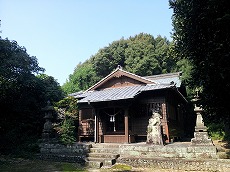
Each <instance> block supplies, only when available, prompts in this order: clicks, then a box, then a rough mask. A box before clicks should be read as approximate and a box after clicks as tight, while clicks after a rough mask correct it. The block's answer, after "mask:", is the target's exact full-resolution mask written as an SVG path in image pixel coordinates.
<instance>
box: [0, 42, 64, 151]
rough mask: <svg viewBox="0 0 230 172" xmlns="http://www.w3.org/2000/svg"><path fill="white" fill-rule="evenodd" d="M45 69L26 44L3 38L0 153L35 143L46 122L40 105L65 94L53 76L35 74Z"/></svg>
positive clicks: (0, 59) (0, 79)
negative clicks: (27, 48) (29, 52)
mask: <svg viewBox="0 0 230 172" xmlns="http://www.w3.org/2000/svg"><path fill="white" fill-rule="evenodd" d="M43 71H44V69H43V68H41V67H39V66H38V62H37V59H36V57H33V56H30V55H28V54H27V51H26V49H25V47H21V46H19V45H18V44H17V42H16V41H9V40H8V39H2V38H0V95H1V96H0V109H1V113H0V126H1V127H0V137H1V142H0V151H1V152H4V153H10V152H11V153H12V152H16V151H17V149H19V147H20V149H21V150H22V149H27V148H28V146H29V145H31V143H30V142H31V141H33V142H36V139H35V138H37V139H38V138H39V137H40V136H41V132H42V128H43V123H44V119H43V116H44V114H43V113H42V112H41V108H42V107H44V105H45V104H46V102H47V101H48V100H52V101H58V100H60V99H61V98H62V97H63V96H62V91H61V89H60V86H59V85H58V83H57V82H56V81H55V80H54V79H53V77H49V76H46V77H45V75H38V77H36V76H35V74H39V73H41V72H43ZM39 76H40V77H39ZM41 76H43V77H41ZM31 138H33V139H31ZM15 143H17V144H15ZM23 145H24V146H23ZM31 150H32V148H31Z"/></svg>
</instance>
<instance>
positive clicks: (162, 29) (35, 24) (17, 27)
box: [0, 0, 172, 85]
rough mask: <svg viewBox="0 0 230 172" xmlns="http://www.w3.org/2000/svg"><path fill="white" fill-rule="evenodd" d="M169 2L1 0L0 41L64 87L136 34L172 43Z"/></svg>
mask: <svg viewBox="0 0 230 172" xmlns="http://www.w3.org/2000/svg"><path fill="white" fill-rule="evenodd" d="M171 17H172V9H170V8H169V5H168V0H0V20H1V27H0V31H1V32H2V33H0V36H1V37H2V38H3V39H5V38H8V39H9V40H15V41H17V43H18V44H19V45H20V46H24V47H25V48H26V49H27V53H28V54H29V55H31V56H36V58H37V59H38V63H39V66H40V67H43V68H45V70H46V71H45V74H47V75H49V76H53V77H54V78H55V79H56V80H57V82H59V83H60V85H63V84H64V83H65V82H66V80H67V79H68V78H69V75H70V74H73V72H74V69H75V67H76V66H77V64H79V63H80V62H84V61H85V60H87V59H89V58H90V57H91V56H92V55H95V54H96V53H97V52H98V50H99V49H101V48H104V47H106V46H108V45H109V44H110V43H112V42H113V41H116V40H120V39H121V38H122V37H123V38H125V39H126V38H129V37H130V36H135V35H137V34H139V33H148V34H151V35H153V36H154V37H156V36H158V35H161V36H163V37H166V38H167V39H169V40H171V34H170V33H171V32H172V21H171Z"/></svg>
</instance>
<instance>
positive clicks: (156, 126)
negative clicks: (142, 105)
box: [146, 112, 163, 145]
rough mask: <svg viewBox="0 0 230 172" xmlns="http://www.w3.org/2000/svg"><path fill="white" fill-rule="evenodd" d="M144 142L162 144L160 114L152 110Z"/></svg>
mask: <svg viewBox="0 0 230 172" xmlns="http://www.w3.org/2000/svg"><path fill="white" fill-rule="evenodd" d="M146 143H148V144H155V145H163V138H162V130H161V115H160V114H159V113H158V112H153V114H152V117H151V118H150V119H149V124H148V127H147V141H146Z"/></svg>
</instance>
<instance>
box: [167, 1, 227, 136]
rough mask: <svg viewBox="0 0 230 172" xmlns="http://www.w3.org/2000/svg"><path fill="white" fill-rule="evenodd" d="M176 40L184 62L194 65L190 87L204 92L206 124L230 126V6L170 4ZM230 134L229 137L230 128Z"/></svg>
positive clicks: (224, 2) (207, 2)
mask: <svg viewBox="0 0 230 172" xmlns="http://www.w3.org/2000/svg"><path fill="white" fill-rule="evenodd" d="M170 6H171V8H173V10H174V14H173V26H174V33H173V39H174V42H175V51H176V53H177V54H178V57H180V58H181V59H183V58H185V59H188V60H189V62H190V63H191V64H192V70H191V77H190V79H189V85H190V87H191V88H196V87H198V88H202V92H201V94H200V96H201V104H202V105H203V108H204V110H205V114H204V120H205V121H206V122H209V123H213V122H214V123H219V122H224V123H225V125H226V126H229V123H230V109H229V103H228V101H226V100H228V99H229V97H230V92H229V90H230V70H229V69H230V61H229V57H230V52H229V50H230V32H229V30H230V10H229V9H230V6H229V2H228V1H227V0H206V1H198V0H195V1H190V0H170ZM226 128H228V132H226V133H229V127H226Z"/></svg>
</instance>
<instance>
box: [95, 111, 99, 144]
mask: <svg viewBox="0 0 230 172" xmlns="http://www.w3.org/2000/svg"><path fill="white" fill-rule="evenodd" d="M98 118H99V117H98V113H96V142H97V143H99V119H98Z"/></svg>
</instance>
